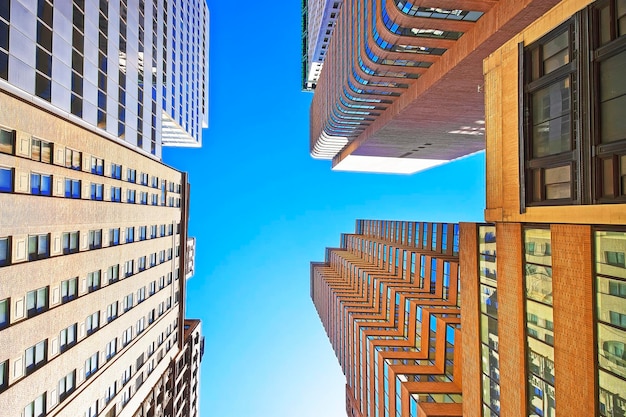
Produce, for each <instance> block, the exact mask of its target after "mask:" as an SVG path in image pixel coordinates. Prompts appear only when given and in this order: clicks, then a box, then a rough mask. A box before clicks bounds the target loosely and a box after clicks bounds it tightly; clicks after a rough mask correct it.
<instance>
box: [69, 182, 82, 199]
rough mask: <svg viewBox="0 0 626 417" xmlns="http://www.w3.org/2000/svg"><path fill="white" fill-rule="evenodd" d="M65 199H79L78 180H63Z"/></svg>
mask: <svg viewBox="0 0 626 417" xmlns="http://www.w3.org/2000/svg"><path fill="white" fill-rule="evenodd" d="M65 198H80V180H73V179H71V178H66V179H65Z"/></svg>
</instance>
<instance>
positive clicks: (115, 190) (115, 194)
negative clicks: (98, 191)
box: [111, 187, 122, 203]
mask: <svg viewBox="0 0 626 417" xmlns="http://www.w3.org/2000/svg"><path fill="white" fill-rule="evenodd" d="M111 201H113V202H114V203H119V202H121V201H122V187H111Z"/></svg>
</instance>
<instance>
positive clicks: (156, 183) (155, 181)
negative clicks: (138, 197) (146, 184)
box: [152, 176, 159, 188]
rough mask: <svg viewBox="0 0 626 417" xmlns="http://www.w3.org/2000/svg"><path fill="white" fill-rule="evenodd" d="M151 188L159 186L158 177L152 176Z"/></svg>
mask: <svg viewBox="0 0 626 417" xmlns="http://www.w3.org/2000/svg"><path fill="white" fill-rule="evenodd" d="M152 188H159V177H154V176H153V177H152Z"/></svg>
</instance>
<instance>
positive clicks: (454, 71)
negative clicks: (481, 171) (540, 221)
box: [309, 0, 558, 173]
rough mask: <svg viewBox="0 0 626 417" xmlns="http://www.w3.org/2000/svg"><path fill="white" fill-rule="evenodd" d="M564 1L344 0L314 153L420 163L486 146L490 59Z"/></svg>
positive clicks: (316, 118)
mask: <svg viewBox="0 0 626 417" xmlns="http://www.w3.org/2000/svg"><path fill="white" fill-rule="evenodd" d="M557 3H558V0H548V1H545V0H541V1H538V0H536V1H530V2H519V1H515V0H504V1H480V2H477V1H463V0H461V1H455V2H452V3H450V2H440V4H438V3H437V2H430V3H428V5H425V4H422V2H410V1H386V0H383V1H373V0H355V1H351V2H344V3H343V5H342V6H341V11H340V13H339V14H338V18H337V20H336V24H335V27H334V30H333V33H332V38H330V39H329V43H328V47H327V49H326V50H327V51H328V52H327V53H326V54H325V59H324V69H323V70H322V71H321V73H320V77H319V81H318V82H317V83H316V86H317V88H316V89H315V95H314V98H313V102H312V105H311V113H310V122H311V131H310V151H311V155H312V156H313V157H314V158H320V159H331V160H332V166H333V169H336V170H351V171H373V172H396V173H413V172H417V171H420V170H423V169H427V168H430V167H433V166H436V165H439V164H442V163H445V162H448V161H450V160H454V159H456V158H459V157H462V156H465V155H468V154H471V153H473V152H477V151H479V150H482V149H484V147H485V137H484V121H485V112H484V95H483V84H484V82H483V72H482V61H483V59H484V58H485V57H487V56H488V55H489V54H490V53H491V52H493V51H494V50H495V49H496V48H497V47H499V46H501V45H502V44H503V43H504V42H506V41H507V40H508V39H509V38H510V37H511V35H512V34H514V33H517V32H519V31H521V30H522V29H523V28H524V27H526V26H527V25H528V24H529V23H532V22H533V21H534V20H535V19H537V18H538V17H540V16H541V15H543V13H545V12H546V11H548V10H549V9H550V8H551V7H553V6H554V5H555V4H557ZM309 29H313V28H309ZM309 33H310V31H309Z"/></svg>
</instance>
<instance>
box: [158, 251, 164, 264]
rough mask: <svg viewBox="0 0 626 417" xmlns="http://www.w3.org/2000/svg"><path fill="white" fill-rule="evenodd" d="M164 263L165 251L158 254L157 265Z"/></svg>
mask: <svg viewBox="0 0 626 417" xmlns="http://www.w3.org/2000/svg"><path fill="white" fill-rule="evenodd" d="M163 262H165V249H163V250H162V251H160V252H159V263H161V264H162V263H163Z"/></svg>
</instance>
